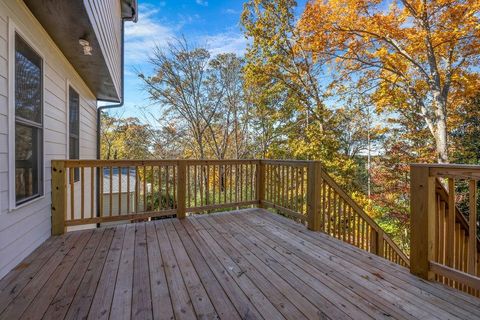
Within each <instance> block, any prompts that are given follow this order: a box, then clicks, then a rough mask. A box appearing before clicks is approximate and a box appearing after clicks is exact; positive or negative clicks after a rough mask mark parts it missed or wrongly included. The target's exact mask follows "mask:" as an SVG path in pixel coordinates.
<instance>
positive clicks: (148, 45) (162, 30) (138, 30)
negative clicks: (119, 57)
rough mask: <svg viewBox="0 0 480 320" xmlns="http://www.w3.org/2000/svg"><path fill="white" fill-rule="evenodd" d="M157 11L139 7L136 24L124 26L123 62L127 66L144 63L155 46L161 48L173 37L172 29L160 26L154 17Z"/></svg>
mask: <svg viewBox="0 0 480 320" xmlns="http://www.w3.org/2000/svg"><path fill="white" fill-rule="evenodd" d="M157 13H158V9H156V8H154V7H152V6H145V5H143V6H140V8H139V17H138V22H137V23H127V24H126V25H125V60H126V62H127V63H128V64H136V63H142V62H145V61H146V60H147V59H148V56H149V55H150V54H151V53H152V51H153V49H154V48H155V46H157V45H158V46H160V47H163V46H165V45H166V44H167V43H168V41H170V40H171V39H172V38H173V37H174V36H175V34H174V28H173V27H170V26H166V25H163V24H161V23H160V22H159V21H157V20H155V18H154V16H155V15H156V14H157Z"/></svg>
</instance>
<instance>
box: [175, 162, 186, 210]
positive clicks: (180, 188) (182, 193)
mask: <svg viewBox="0 0 480 320" xmlns="http://www.w3.org/2000/svg"><path fill="white" fill-rule="evenodd" d="M177 179H178V180H177V182H178V183H177V218H178V219H183V218H185V215H186V202H187V201H186V191H187V164H186V161H185V160H179V161H178V178H177Z"/></svg>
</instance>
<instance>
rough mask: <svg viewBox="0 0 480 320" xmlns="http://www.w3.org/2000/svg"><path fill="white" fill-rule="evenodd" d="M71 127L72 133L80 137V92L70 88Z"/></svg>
mask: <svg viewBox="0 0 480 320" xmlns="http://www.w3.org/2000/svg"><path fill="white" fill-rule="evenodd" d="M68 106H69V128H70V134H73V135H75V136H77V137H78V133H79V129H80V128H79V125H80V114H79V113H80V112H79V111H80V97H79V95H78V93H77V92H76V91H75V90H73V89H72V88H71V87H70V88H69V104H68Z"/></svg>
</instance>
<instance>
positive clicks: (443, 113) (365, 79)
mask: <svg viewBox="0 0 480 320" xmlns="http://www.w3.org/2000/svg"><path fill="white" fill-rule="evenodd" d="M299 29H300V30H301V32H302V38H303V43H302V46H303V48H305V47H307V48H308V50H309V51H310V52H311V53H312V55H313V56H314V57H315V59H317V60H318V61H321V62H331V63H332V64H333V65H334V66H335V68H336V71H337V76H338V77H337V79H336V81H337V82H343V81H353V82H355V83H356V84H357V85H358V86H360V87H362V88H364V89H365V90H370V91H371V92H372V93H373V97H374V100H375V103H376V107H377V108H378V110H379V111H382V110H387V111H393V112H402V113H403V112H410V113H412V114H417V115H420V116H421V119H422V120H423V121H424V124H425V125H426V126H427V128H428V130H429V132H430V134H431V135H432V137H433V140H434V143H435V151H436V156H437V159H438V161H439V162H448V141H447V137H448V132H449V130H451V128H449V126H452V124H454V123H457V120H458V119H451V118H450V116H451V115H452V114H454V112H453V111H454V110H455V109H456V108H457V107H459V106H460V105H462V104H464V103H465V102H466V101H467V100H468V99H470V98H471V96H472V95H473V94H474V93H475V92H478V90H479V89H480V80H479V74H478V65H479V62H480V1H478V0H397V1H395V0H384V1H381V0H314V1H310V2H309V3H308V5H307V7H306V10H305V12H304V14H303V16H302V19H301V21H300V22H299Z"/></svg>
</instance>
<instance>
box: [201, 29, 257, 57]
mask: <svg viewBox="0 0 480 320" xmlns="http://www.w3.org/2000/svg"><path fill="white" fill-rule="evenodd" d="M201 42H203V43H205V44H206V45H207V48H208V49H209V50H210V53H211V54H212V56H213V55H217V54H220V53H235V54H237V55H239V56H241V55H243V54H244V53H245V49H246V48H247V44H248V40H247V39H245V37H244V35H243V34H241V33H234V32H227V33H218V34H215V35H209V36H204V37H202V38H201Z"/></svg>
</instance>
